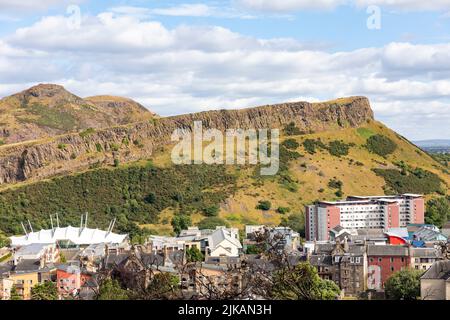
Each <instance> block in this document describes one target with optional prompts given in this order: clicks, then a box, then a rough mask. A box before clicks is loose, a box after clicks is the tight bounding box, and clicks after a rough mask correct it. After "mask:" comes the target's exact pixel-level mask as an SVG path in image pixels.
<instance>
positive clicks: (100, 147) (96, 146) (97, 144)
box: [95, 142, 103, 152]
mask: <svg viewBox="0 0 450 320" xmlns="http://www.w3.org/2000/svg"><path fill="white" fill-rule="evenodd" d="M95 148H96V149H97V152H102V151H103V147H102V145H101V144H100V143H98V142H97V143H96V144H95Z"/></svg>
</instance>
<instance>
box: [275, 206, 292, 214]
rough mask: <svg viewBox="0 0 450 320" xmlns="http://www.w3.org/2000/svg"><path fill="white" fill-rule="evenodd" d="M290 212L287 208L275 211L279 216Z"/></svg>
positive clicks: (279, 208)
mask: <svg viewBox="0 0 450 320" xmlns="http://www.w3.org/2000/svg"><path fill="white" fill-rule="evenodd" d="M290 211H291V209H290V208H288V207H278V209H277V212H278V213H279V214H286V213H288V212H290Z"/></svg>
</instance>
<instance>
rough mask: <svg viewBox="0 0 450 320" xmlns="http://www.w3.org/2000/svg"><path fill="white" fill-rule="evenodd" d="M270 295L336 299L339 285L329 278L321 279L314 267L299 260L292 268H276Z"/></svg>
mask: <svg viewBox="0 0 450 320" xmlns="http://www.w3.org/2000/svg"><path fill="white" fill-rule="evenodd" d="M273 277H274V279H273V288H272V295H273V297H274V298H275V299H281V300H336V299H337V298H338V297H339V295H340V289H339V287H338V286H337V285H336V284H335V283H334V282H333V281H330V280H322V279H321V278H320V277H319V275H318V274H317V270H316V268H315V267H313V266H312V265H310V264H309V263H308V262H301V263H299V264H298V265H296V266H295V267H294V268H292V269H288V268H284V269H280V270H277V271H276V272H275V274H274V275H273Z"/></svg>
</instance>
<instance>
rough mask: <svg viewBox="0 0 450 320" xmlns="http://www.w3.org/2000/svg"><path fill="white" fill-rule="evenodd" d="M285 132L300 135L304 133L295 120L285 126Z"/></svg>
mask: <svg viewBox="0 0 450 320" xmlns="http://www.w3.org/2000/svg"><path fill="white" fill-rule="evenodd" d="M283 133H284V134H285V135H287V136H298V135H301V134H303V132H302V131H300V129H299V128H297V127H296V126H295V123H294V122H291V123H289V124H288V125H287V126H286V127H284V129H283Z"/></svg>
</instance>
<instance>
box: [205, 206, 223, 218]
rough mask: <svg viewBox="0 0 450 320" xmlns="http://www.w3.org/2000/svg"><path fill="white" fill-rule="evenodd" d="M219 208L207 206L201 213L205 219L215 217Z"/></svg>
mask: <svg viewBox="0 0 450 320" xmlns="http://www.w3.org/2000/svg"><path fill="white" fill-rule="evenodd" d="M219 210H220V208H219V206H209V207H206V208H203V209H202V212H203V214H204V215H205V216H207V217H215V216H217V215H218V214H219Z"/></svg>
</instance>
